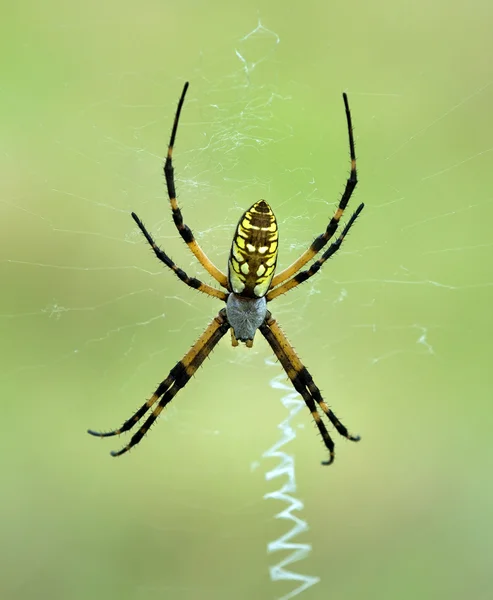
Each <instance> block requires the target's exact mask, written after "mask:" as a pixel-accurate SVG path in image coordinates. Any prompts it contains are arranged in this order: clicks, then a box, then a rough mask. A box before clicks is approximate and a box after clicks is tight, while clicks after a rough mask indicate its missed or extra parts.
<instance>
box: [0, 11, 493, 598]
mask: <svg viewBox="0 0 493 600" xmlns="http://www.w3.org/2000/svg"><path fill="white" fill-rule="evenodd" d="M492 12H493V9H492V7H491V2H487V1H486V0H483V1H482V2H474V3H472V4H471V3H470V2H467V3H466V2H464V1H462V2H458V1H457V0H454V1H453V2H451V3H450V2H444V1H441V2H435V3H429V2H424V1H423V0H421V1H418V2H400V1H398V2H389V1H388V0H387V1H385V2H373V3H366V2H362V1H359V2H356V3H355V2H340V1H339V2H331V3H326V2H321V1H319V2H316V1H313V0H309V1H307V2H303V3H296V4H295V3H292V4H288V3H286V2H276V1H273V0H269V1H268V2H265V3H263V5H262V7H261V8H260V9H259V8H258V7H257V5H256V4H254V3H249V2H245V3H243V4H241V5H240V4H238V3H225V2H223V3H221V2H212V3H211V2H209V3H206V2H203V3H200V2H188V1H185V2H181V3H171V2H152V1H149V0H141V1H140V2H123V3H121V2H118V3H117V2H114V1H110V2H106V3H99V2H86V3H84V4H78V3H68V2H55V1H49V2H45V3H37V2H19V3H17V4H15V5H14V4H13V3H12V4H11V5H10V6H8V7H7V6H4V10H3V16H2V25H1V27H2V32H1V42H0V43H1V45H2V53H1V61H2V68H1V72H2V77H1V81H2V84H1V94H0V102H1V121H2V122H1V130H2V136H1V145H2V148H1V153H0V165H1V177H0V188H1V193H0V211H1V213H0V214H1V227H2V235H1V253H0V278H1V279H0V281H1V289H2V293H1V306H0V327H1V339H0V344H1V345H0V352H1V356H2V361H1V379H0V381H1V402H2V409H3V410H2V423H3V428H2V429H3V431H2V436H1V438H2V454H1V455H2V462H3V464H2V493H1V495H0V503H1V504H0V510H1V513H0V514H1V521H2V528H1V548H2V555H1V561H0V564H1V567H0V569H1V571H2V572H1V574H0V597H1V598H2V599H4V598H5V599H8V600H14V599H15V600H24V599H34V598H36V599H37V598H43V599H44V598H46V599H67V600H73V599H81V600H86V599H88V598H96V599H98V598H110V599H113V598H114V599H129V600H130V599H132V600H134V599H138V600H141V599H154V598H170V599H173V600H188V599H195V598H198V599H201V598H205V599H209V598H211V599H221V600H222V599H229V598H233V597H234V598H236V599H238V600H243V599H245V600H247V599H251V598H262V599H264V598H265V599H271V598H278V597H282V596H285V595H287V594H289V592H290V591H291V590H293V589H294V588H295V587H296V583H293V582H282V581H281V582H272V581H271V580H270V577H269V567H272V566H273V565H275V564H276V563H277V562H278V561H280V560H282V559H283V558H285V557H286V556H288V555H289V553H282V552H281V553H273V554H268V552H267V549H266V548H267V544H268V543H270V542H272V541H273V540H275V539H277V538H278V537H279V536H281V535H283V534H285V533H287V532H288V531H290V529H291V527H292V525H291V524H290V523H289V522H286V521H283V520H279V519H276V518H275V517H276V514H277V513H278V512H279V511H281V510H283V508H285V507H286V506H287V505H286V504H284V503H283V502H280V501H275V500H271V499H264V495H265V494H267V493H269V492H272V491H274V490H277V489H279V488H280V487H281V486H282V485H283V484H284V483H285V482H286V478H285V477H279V478H275V479H272V480H271V481H266V478H265V476H266V473H268V472H269V471H270V470H271V469H273V468H275V467H276V465H277V464H278V461H276V460H275V459H272V458H263V454H264V453H265V452H266V451H267V450H268V449H269V448H270V447H272V445H273V444H275V443H276V441H278V440H279V439H280V436H281V433H280V431H279V430H278V425H279V424H280V423H281V422H282V421H283V420H284V419H285V418H286V417H287V416H288V413H289V410H288V409H287V408H286V407H284V406H283V405H282V403H281V398H282V396H283V393H284V392H283V391H282V390H279V389H275V388H274V387H273V385H272V380H273V378H275V377H277V376H279V375H280V373H281V369H280V366H279V365H278V364H269V363H270V362H273V361H271V360H270V357H271V354H270V352H269V350H268V348H267V346H266V344H265V342H264V341H263V340H262V339H260V337H259V338H258V339H257V341H256V344H255V346H254V348H253V349H252V350H250V351H249V350H247V349H245V348H244V347H242V348H238V349H233V348H232V347H231V346H230V345H229V343H228V340H226V341H223V343H222V344H221V345H220V347H218V348H217V349H216V351H215V352H214V354H213V355H212V357H211V359H210V360H208V361H207V363H206V365H205V368H203V369H201V370H200V371H199V373H198V374H197V377H196V378H194V380H193V381H192V382H191V383H190V384H189V386H188V387H187V388H186V389H185V390H184V391H182V392H181V393H180V395H179V396H178V398H177V399H176V400H175V401H174V402H173V403H172V405H171V408H170V409H169V410H168V411H167V412H166V414H165V415H164V416H163V417H162V418H161V419H160V422H159V423H158V424H157V425H156V427H155V428H154V429H153V431H152V432H151V434H150V435H149V436H147V437H146V438H145V440H144V441H143V442H142V444H141V445H140V446H139V447H138V448H137V449H136V450H135V451H133V452H131V453H130V454H128V455H126V456H125V457H122V458H120V459H118V460H116V459H112V458H110V456H109V454H108V453H109V451H110V450H111V449H117V448H119V447H120V446H121V445H123V444H124V443H125V441H126V439H125V440H119V439H111V440H104V441H100V440H97V439H94V438H91V437H89V436H88V435H87V434H86V433H85V431H86V428H87V427H92V428H96V429H97V428H101V429H110V428H113V427H117V426H119V425H120V424H121V423H122V422H123V421H124V420H125V419H126V418H127V417H128V416H129V415H130V414H131V413H132V411H133V410H134V409H135V408H136V407H137V406H139V405H140V404H141V403H142V402H143V400H144V398H146V397H147V396H148V395H149V394H150V393H151V392H152V391H153V389H154V387H155V385H156V384H157V382H158V381H160V380H161V379H163V378H164V377H165V376H166V374H167V373H168V371H169V369H170V368H171V366H173V365H174V363H175V362H176V361H177V360H178V359H179V358H180V357H181V356H182V355H183V354H184V353H185V352H186V350H187V349H188V348H189V347H190V345H191V344H192V342H193V341H194V340H195V339H196V338H197V337H198V336H199V335H200V333H201V332H202V330H203V329H204V328H205V326H206V324H207V323H208V322H209V321H210V319H211V318H212V316H213V315H214V314H215V312H217V310H218V309H219V307H220V305H219V303H217V302H214V300H212V299H209V298H207V297H205V296H204V297H202V296H200V295H199V294H198V293H196V292H193V291H192V290H190V289H187V288H186V287H185V286H183V285H182V284H181V283H180V282H179V281H178V280H177V279H176V278H175V277H174V276H173V275H172V274H171V273H169V272H166V271H164V269H163V268H162V267H161V266H160V265H159V263H158V262H157V261H156V260H155V258H154V257H153V256H152V254H151V252H150V251H149V250H148V248H147V247H146V246H145V243H144V242H143V240H142V239H141V238H140V237H139V234H138V232H137V231H136V228H135V226H134V223H133V221H132V220H131V218H130V215H129V212H130V211H132V210H135V211H136V212H137V213H138V214H139V215H140V216H141V217H142V219H143V220H144V222H145V223H146V224H147V225H148V226H149V228H150V230H151V231H152V232H153V233H154V234H155V236H156V237H157V239H158V241H159V243H160V244H161V245H162V246H163V247H165V248H166V250H167V251H168V252H169V254H170V255H171V256H172V257H173V258H174V259H175V260H176V261H177V262H178V263H179V264H180V265H181V266H182V267H183V268H185V269H186V270H187V271H189V272H190V273H191V274H198V276H201V277H202V276H203V275H204V273H203V270H202V269H201V268H199V267H198V266H197V264H196V261H195V260H194V259H193V257H192V256H191V254H190V253H189V252H188V250H187V248H186V247H185V245H184V244H183V242H182V241H181V239H180V238H179V237H178V236H177V234H176V231H175V229H174V227H173V224H172V221H171V218H170V211H169V208H168V204H167V199H166V192H165V186H164V180H163V176H162V171H161V169H162V157H163V155H164V152H165V149H166V144H167V139H168V135H169V131H170V127H171V122H172V118H173V113H174V110H175V107H176V102H177V100H178V97H179V94H180V91H181V88H182V85H183V82H184V81H185V80H187V79H189V80H190V81H191V87H190V91H189V95H188V98H187V103H186V106H185V109H184V113H183V119H182V125H181V129H180V131H179V135H178V141H177V144H176V149H175V161H176V163H175V164H176V175H177V187H178V193H179V201H180V204H181V206H182V208H183V211H184V214H185V218H186V220H187V221H188V223H189V224H190V225H191V226H192V228H193V229H194V231H195V233H196V235H197V238H198V239H199V241H200V243H201V244H202V245H203V247H204V248H205V249H206V251H207V252H208V253H209V255H210V256H211V258H212V259H213V260H214V261H215V262H216V264H218V266H220V267H222V268H225V266H226V260H227V253H228V251H229V245H230V240H231V236H232V234H233V231H234V227H235V224H236V221H237V219H238V218H239V216H240V214H241V213H242V211H243V210H245V209H246V208H247V207H248V206H250V204H252V203H253V202H254V201H255V200H257V199H259V198H265V199H266V200H268V201H269V203H270V204H271V205H272V207H273V209H274V211H275V212H276V215H277V218H278V220H279V224H280V228H281V254H280V264H281V266H286V265H287V264H289V263H290V262H291V261H292V260H293V259H294V258H295V257H296V256H297V255H298V254H299V253H300V252H301V251H302V250H303V249H304V248H305V247H306V246H307V244H308V243H310V242H311V241H312V239H313V238H314V237H315V235H317V234H318V233H320V232H321V231H322V230H323V228H324V227H325V224H326V223H327V221H328V219H329V217H330V215H331V213H332V211H333V210H334V205H335V203H336V202H337V201H338V199H339V197H340V194H341V192H342V189H343V186H344V182H345V178H346V176H347V173H348V168H349V160H348V148H347V135H346V129H345V118H344V111H343V104H342V99H341V92H342V91H344V90H346V91H347V92H348V94H349V98H350V103H351V109H352V113H353V119H354V125H355V136H356V146H357V155H358V161H359V162H358V167H359V176H360V184H359V186H358V188H357V191H356V193H355V196H354V198H353V201H352V203H351V207H352V208H355V207H356V206H357V203H359V202H361V201H364V202H365V203H366V208H365V211H364V213H363V215H362V217H361V219H360V220H359V222H358V223H357V225H356V227H355V228H354V230H353V232H352V234H351V235H350V236H349V238H348V239H347V241H346V245H345V247H344V248H343V250H342V251H341V252H340V254H339V255H338V256H337V257H336V258H335V259H334V260H333V261H330V263H329V264H327V265H326V266H325V268H324V269H323V271H322V273H321V274H319V275H318V276H317V277H315V278H313V279H312V280H311V281H310V282H309V283H306V284H305V285H304V286H301V287H300V288H298V289H297V290H296V291H293V292H292V293H291V294H290V295H289V296H285V297H282V298H280V299H278V300H276V302H275V304H273V305H272V310H273V311H274V313H275V316H276V317H277V318H278V320H279V322H280V323H281V325H282V326H283V328H284V329H285V331H286V333H287V335H288V337H290V339H291V340H292V341H293V343H294V345H295V347H296V349H297V351H298V352H299V354H300V356H301V358H302V360H303V361H304V362H305V364H307V365H308V367H309V368H310V370H311V372H312V373H313V376H314V378H315V381H316V382H317V383H318V385H319V386H320V388H321V389H322V391H323V392H324V394H325V396H326V398H327V400H328V402H329V404H330V405H331V406H333V407H334V410H335V411H336V413H337V414H338V416H339V417H340V418H341V419H342V420H343V421H344V422H345V423H346V424H347V425H348V427H349V428H350V429H351V430H352V431H354V432H358V433H360V434H361V435H362V441H361V442H360V444H358V445H355V444H350V443H347V442H346V441H345V440H342V439H340V438H339V437H337V439H336V442H337V458H336V462H335V463H334V465H333V466H332V467H330V468H323V467H321V466H320V460H321V459H324V458H325V453H324V450H323V447H322V444H321V441H320V437H319V436H318V435H317V434H316V432H315V429H314V427H313V425H312V422H311V418H310V415H309V413H308V411H307V410H306V409H304V408H303V410H302V411H301V412H299V413H298V415H297V416H296V417H295V418H294V419H293V420H292V425H293V428H294V430H295V431H296V433H297V436H296V439H295V440H293V441H291V442H290V443H289V444H288V445H286V446H285V447H284V449H285V450H286V451H287V452H289V453H291V454H292V456H293V457H294V458H295V464H296V483H297V490H296V492H295V493H293V496H294V497H296V498H298V499H300V500H301V501H303V503H304V506H303V508H302V509H301V510H300V511H298V512H295V513H294V514H295V516H297V517H299V518H300V519H303V520H306V523H307V525H308V527H309V530H308V532H304V533H301V534H300V535H298V536H296V537H294V538H293V540H292V541H293V542H298V543H303V544H311V546H312V550H311V552H310V553H309V555H308V557H307V558H305V559H304V560H302V561H300V562H298V563H295V564H293V565H291V568H292V569H293V570H294V571H295V572H297V573H302V574H306V575H310V576H314V577H320V578H321V581H320V582H319V583H318V584H316V585H314V586H312V587H310V588H309V589H307V590H306V591H304V592H303V593H302V594H301V595H300V597H304V598H306V599H307V600H308V599H318V598H339V599H342V598H344V599H352V598H370V599H376V600H377V599H378V600H381V599H389V600H390V599H392V600H393V599H408V598H409V599H411V598H413V599H414V598H421V599H436V598H447V599H463V598H475V599H489V598H492V597H493V542H492V536H493V511H492V504H493V493H492V492H493V489H492V488H493V485H492V466H493V452H492V447H491V441H490V432H491V426H492V424H493V423H492V421H493V418H492V407H491V383H490V380H491V360H492V358H491V357H492V353H491V339H492V327H491V317H490V310H491V295H492V284H493V261H492V259H491V253H492V243H491V220H492V217H493V209H492V200H493V198H492V192H491V177H490V174H491V171H492V158H493V153H492V150H493V142H492V138H493V135H492V134H493V124H492V116H491V114H492V113H491V106H492V101H493V67H492V65H493V63H492V58H491V57H492V51H493V41H492V36H491V19H492ZM282 381H284V379H283V380H282Z"/></svg>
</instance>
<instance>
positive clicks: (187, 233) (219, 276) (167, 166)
mask: <svg viewBox="0 0 493 600" xmlns="http://www.w3.org/2000/svg"><path fill="white" fill-rule="evenodd" d="M187 90H188V81H187V82H186V83H185V85H184V87H183V92H182V93H181V97H180V100H179V102H178V108H177V109H176V114H175V120H174V122H173V129H172V130H171V138H170V140H169V145H168V153H167V155H166V161H165V163H164V176H165V178H166V187H167V189H168V197H169V201H170V204H171V211H172V213H173V221H174V223H175V225H176V228H177V229H178V233H179V234H180V235H181V237H182V238H183V241H184V242H185V244H186V245H187V246H188V247H189V248H190V250H191V251H192V253H193V254H194V255H195V257H196V258H197V260H198V261H199V262H200V264H201V265H202V266H203V267H204V269H205V270H206V271H207V272H208V273H209V275H211V276H212V277H214V279H215V280H216V281H217V282H218V283H219V284H221V285H222V286H223V287H224V288H226V289H228V279H227V277H226V275H225V274H224V273H223V272H222V271H220V270H219V269H218V268H217V267H216V265H215V264H214V263H213V262H212V261H211V260H210V259H209V257H208V256H207V255H206V253H205V252H204V251H203V250H202V248H201V247H200V246H199V244H198V242H197V240H196V239H195V237H194V235H193V233H192V230H191V229H190V227H189V226H188V225H186V224H185V223H184V222H183V215H182V214H181V210H180V208H179V206H178V202H177V201H176V190H175V176H174V169H173V148H174V145H175V137H176V132H177V130H178V122H179V121H180V114H181V109H182V107H183V103H184V101H185V96H186V93H187Z"/></svg>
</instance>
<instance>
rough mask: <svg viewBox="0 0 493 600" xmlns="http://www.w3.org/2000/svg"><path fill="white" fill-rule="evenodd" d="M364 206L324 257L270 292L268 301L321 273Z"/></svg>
mask: <svg viewBox="0 0 493 600" xmlns="http://www.w3.org/2000/svg"><path fill="white" fill-rule="evenodd" d="M364 206H365V205H364V204H360V205H359V206H358V208H357V209H356V210H355V211H354V213H353V214H352V215H351V218H350V219H349V221H348V223H347V225H346V227H344V229H343V230H342V233H341V234H340V235H339V237H338V238H337V239H336V240H335V242H332V244H331V245H330V246H329V247H328V248H327V250H326V251H325V252H324V253H323V254H322V256H321V257H320V258H319V259H318V260H316V261H315V262H314V263H313V264H312V265H311V266H310V268H309V269H306V270H305V271H300V272H299V273H296V275H295V276H294V277H291V279H288V280H287V281H286V282H285V283H283V284H282V285H280V286H279V287H277V288H275V289H274V290H271V291H270V292H268V294H267V296H266V299H267V301H269V300H274V298H277V297H278V296H280V295H281V294H285V293H286V292H287V291H288V290H291V289H293V288H294V287H296V286H298V285H299V284H300V283H303V282H304V281H306V280H307V279H310V277H312V275H315V273H317V272H318V271H319V269H320V267H321V266H322V265H323V264H324V262H325V261H326V260H328V259H329V258H330V257H331V256H332V255H333V254H335V253H336V252H337V251H338V250H339V248H340V247H341V245H342V242H343V241H344V238H345V237H346V235H347V234H348V232H349V230H350V229H351V227H352V226H353V225H354V222H355V221H356V219H357V218H358V216H359V214H360V213H361V211H362V210H363V208H364Z"/></svg>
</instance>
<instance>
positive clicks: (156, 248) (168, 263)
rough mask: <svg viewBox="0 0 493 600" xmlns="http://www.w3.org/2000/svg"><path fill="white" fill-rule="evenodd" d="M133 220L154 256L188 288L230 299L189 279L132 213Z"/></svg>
mask: <svg viewBox="0 0 493 600" xmlns="http://www.w3.org/2000/svg"><path fill="white" fill-rule="evenodd" d="M132 218H133V220H134V221H135V222H136V223H137V225H138V226H139V229H140V231H141V232H142V234H143V235H144V237H145V239H146V240H147V242H148V244H149V245H150V246H151V248H152V249H153V250H154V254H155V255H156V256H157V257H158V258H159V260H160V261H161V262H163V263H164V264H165V265H166V266H167V267H169V268H170V269H171V270H172V271H174V273H175V274H176V276H177V277H178V278H179V279H180V280H181V281H183V283H186V284H187V285H188V286H190V287H191V288H193V289H194V290H198V291H199V292H203V293H204V294H207V295H209V296H213V297H214V298H219V299H220V300H224V301H226V299H227V297H228V294H226V292H223V291H222V290H216V288H213V287H212V286H210V285H208V284H207V283H203V282H202V281H200V280H199V279H197V278H196V277H189V276H188V275H187V274H186V273H185V271H183V269H180V267H177V266H176V265H175V263H174V262H173V261H172V260H171V258H170V257H169V256H168V255H167V254H166V252H164V250H161V248H160V247H159V246H158V245H157V244H156V242H155V241H154V239H153V238H152V236H151V234H150V233H149V232H148V231H147V229H146V228H145V225H144V224H143V223H142V221H141V220H140V219H139V217H138V216H137V215H136V214H135V213H132Z"/></svg>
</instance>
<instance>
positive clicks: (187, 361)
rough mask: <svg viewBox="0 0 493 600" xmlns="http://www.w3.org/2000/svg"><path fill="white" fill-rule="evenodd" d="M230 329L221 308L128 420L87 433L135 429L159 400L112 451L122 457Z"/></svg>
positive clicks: (138, 440)
mask: <svg viewBox="0 0 493 600" xmlns="http://www.w3.org/2000/svg"><path fill="white" fill-rule="evenodd" d="M229 328H230V325H229V322H228V319H227V317H226V311H225V309H222V310H221V311H220V312H219V314H218V315H217V317H215V318H214V320H213V321H212V323H211V324H210V325H209V326H208V327H207V329H206V330H205V331H204V333H203V334H202V335H201V336H200V338H199V339H198V340H197V341H196V342H195V344H194V345H193V346H192V347H191V348H190V350H189V351H188V352H187V353H186V354H185V356H184V357H183V358H182V360H180V361H179V362H178V363H177V364H176V365H175V366H174V367H173V368H172V369H171V371H170V373H169V375H168V377H166V379H164V381H162V382H161V383H160V384H159V386H158V387H157V389H156V391H155V392H154V394H153V395H152V396H151V398H149V400H147V402H145V403H144V404H143V405H142V406H141V407H140V408H139V410H137V412H136V413H135V414H134V415H133V416H132V417H130V419H128V420H127V421H125V423H124V424H123V425H122V426H121V427H120V428H119V429H115V430H114V431H110V432H107V433H103V432H101V433H100V432H97V431H93V430H92V429H89V430H88V433H90V434H91V435H94V436H97V437H108V436H112V435H119V434H120V433H123V432H124V431H128V430H129V429H132V427H133V426H134V425H135V424H136V423H137V422H138V421H139V420H140V419H141V418H142V417H143V416H144V415H145V413H146V412H147V411H148V410H149V409H150V408H151V407H152V406H154V404H156V402H157V403H158V404H157V406H156V408H155V409H154V410H153V411H152V413H151V414H150V416H149V417H148V418H147V419H146V420H145V422H144V423H143V424H142V425H141V427H140V428H139V429H138V431H136V433H134V435H133V436H132V438H131V439H130V442H129V443H128V444H127V445H126V446H124V447H123V448H122V449H121V450H118V451H116V452H111V455H112V456H120V455H122V454H125V452H127V451H128V450H130V448H132V446H135V445H136V444H138V443H139V442H140V440H141V439H142V438H143V437H144V435H145V434H146V433H147V431H148V430H149V428H150V427H151V425H152V424H153V423H154V421H155V420H156V419H157V418H158V416H159V415H160V413H161V412H162V410H163V408H165V406H166V405H167V404H169V403H170V402H171V400H172V399H173V398H174V397H175V396H176V394H177V393H178V392H179V391H180V390H181V389H182V388H183V387H185V385H186V384H187V383H188V381H189V380H190V378H191V377H192V375H193V374H194V373H195V372H196V371H197V369H198V368H199V367H200V365H201V364H202V363H203V362H204V360H205V359H206V358H207V356H209V354H210V353H211V352H212V350H213V349H214V347H215V346H216V345H217V343H218V342H219V341H220V340H221V338H222V337H223V336H224V335H225V333H226V332H227V331H228V329H229Z"/></svg>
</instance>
